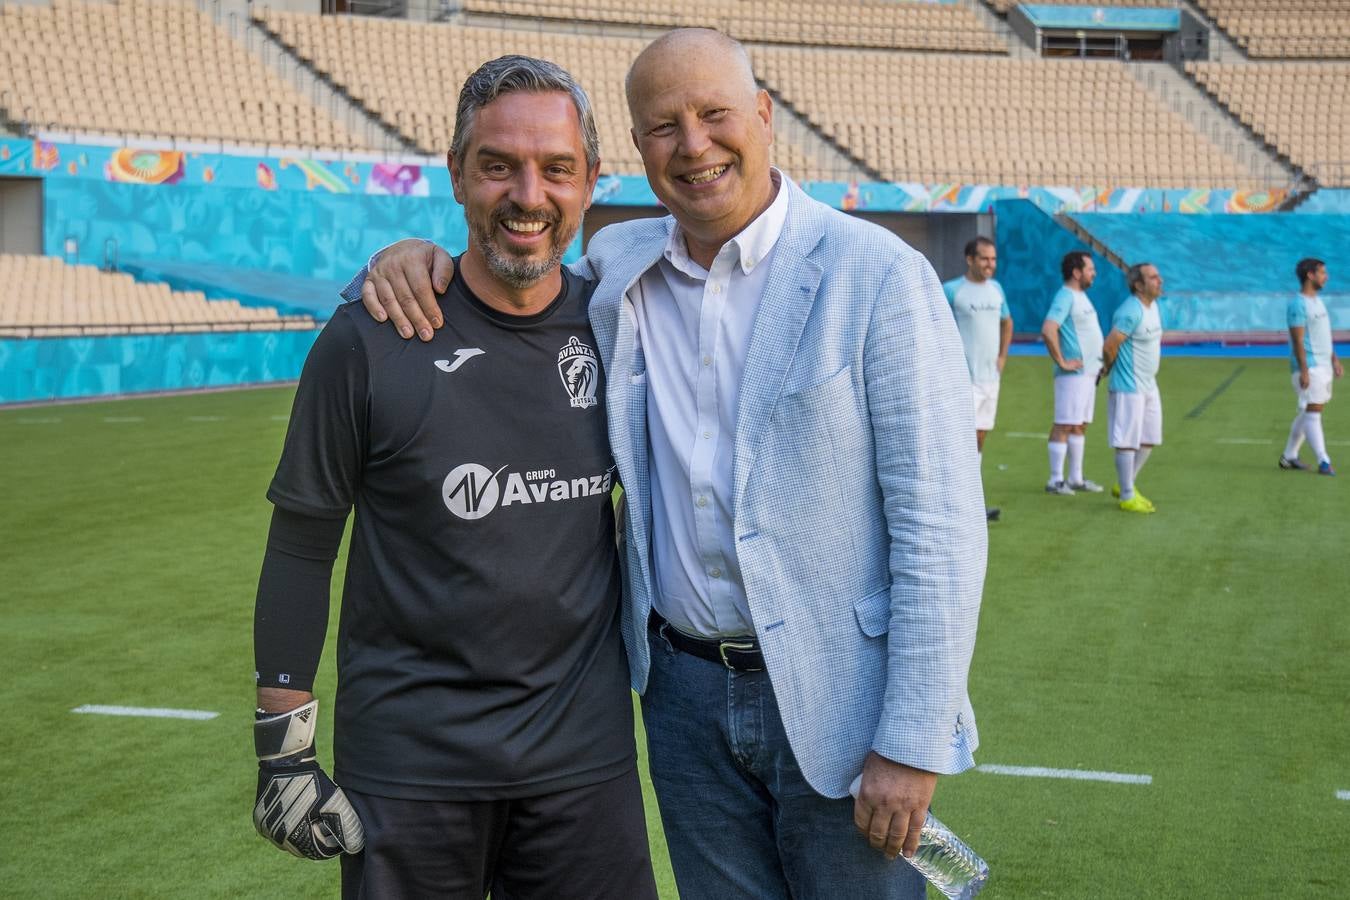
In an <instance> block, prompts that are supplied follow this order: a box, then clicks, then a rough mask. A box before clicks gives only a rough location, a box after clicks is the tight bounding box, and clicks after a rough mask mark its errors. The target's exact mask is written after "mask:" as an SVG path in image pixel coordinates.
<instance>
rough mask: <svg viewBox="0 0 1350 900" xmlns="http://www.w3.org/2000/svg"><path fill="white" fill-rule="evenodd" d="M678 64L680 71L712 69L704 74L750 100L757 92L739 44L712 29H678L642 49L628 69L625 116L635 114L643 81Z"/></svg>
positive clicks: (752, 73) (756, 85) (753, 78)
mask: <svg viewBox="0 0 1350 900" xmlns="http://www.w3.org/2000/svg"><path fill="white" fill-rule="evenodd" d="M677 63H678V65H679V66H680V67H684V66H696V67H700V68H702V67H711V68H704V71H716V72H718V73H719V76H720V78H721V80H722V81H723V84H724V86H725V87H726V88H728V89H733V88H734V89H744V90H745V91H746V92H748V93H749V94H750V95H752V96H753V95H754V93H755V92H756V91H758V90H759V85H758V83H757V82H756V81H755V71H754V69H753V68H752V67H751V65H750V54H748V53H746V52H745V47H743V46H741V42H740V41H738V40H736V39H735V38H730V37H727V36H726V35H725V34H723V33H722V32H720V31H715V30H714V29H712V28H677V29H676V30H674V31H668V32H666V33H665V34H663V35H661V36H660V37H659V38H657V39H656V40H654V41H652V42H651V43H650V44H648V45H647V46H646V47H644V48H643V50H642V52H641V53H639V54H638V55H637V59H635V60H633V65H631V66H629V68H628V76H627V77H626V78H625V79H624V83H623V86H624V93H625V95H626V96H627V97H628V112H629V113H630V114H631V115H632V116H633V118H634V119H636V118H637V112H638V110H637V108H636V107H635V105H634V100H635V98H636V97H637V96H640V95H641V94H642V93H643V87H644V83H645V81H646V80H647V79H650V78H652V77H653V76H655V77H658V78H660V77H663V75H665V74H666V73H668V72H670V70H671V69H672V67H674V66H675V65H676V64H677Z"/></svg>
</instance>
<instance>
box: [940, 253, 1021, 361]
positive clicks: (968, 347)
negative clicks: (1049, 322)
mask: <svg viewBox="0 0 1350 900" xmlns="http://www.w3.org/2000/svg"><path fill="white" fill-rule="evenodd" d="M942 291H943V293H945V294H946V295H947V302H948V303H950V304H951V307H952V315H953V316H954V317H955V318H956V330H957V331H959V332H960V333H961V344H962V345H963V346H964V347H965V351H966V366H967V368H969V370H970V380H971V383H972V384H992V383H996V382H997V381H998V380H999V371H998V350H999V336H1000V335H999V330H1000V327H1001V323H1002V320H1003V319H1006V318H1010V317H1011V316H1012V313H1011V312H1009V311H1008V298H1007V297H1005V296H1004V295H1003V288H1002V287H1000V286H999V283H998V282H997V281H995V280H993V279H992V278H989V279H986V280H985V281H981V282H978V283H977V282H974V281H969V280H968V279H966V277H965V276H962V277H960V278H954V279H952V280H951V281H948V282H947V283H945V284H944V285H942Z"/></svg>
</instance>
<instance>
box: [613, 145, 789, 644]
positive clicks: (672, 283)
mask: <svg viewBox="0 0 1350 900" xmlns="http://www.w3.org/2000/svg"><path fill="white" fill-rule="evenodd" d="M771 173H772V176H773V180H774V186H775V190H776V191H777V194H776V196H775V197H774V200H773V202H772V203H771V204H770V205H769V208H768V209H766V210H765V211H764V212H763V213H761V214H760V215H759V216H758V217H757V218H756V219H755V220H754V221H753V222H751V223H750V224H749V225H748V226H746V228H745V230H744V231H742V232H741V233H740V234H738V235H736V236H735V237H734V238H732V239H731V240H729V241H727V243H726V244H724V245H723V246H722V249H721V250H720V251H719V252H718V254H717V257H716V258H715V259H714V260H713V264H712V268H711V269H704V268H703V267H702V266H700V265H699V264H698V263H696V262H694V261H693V260H692V259H690V258H689V252H688V247H687V246H686V244H685V240H684V234H683V231H682V230H681V229H680V228H679V227H678V226H677V227H676V228H675V230H674V231H673V232H672V233H671V237H670V240H669V241H668V242H667V244H666V248H665V251H664V253H663V255H662V258H661V259H660V260H658V261H657V263H656V265H654V266H652V267H651V268H650V269H648V270H647V271H646V273H644V274H643V275H642V277H641V278H640V279H638V281H637V283H636V284H634V285H633V287H632V289H631V290H630V291H629V293H628V300H629V301H630V302H631V303H632V304H633V310H634V314H635V316H636V319H637V332H638V346H639V347H640V348H641V353H642V356H643V357H644V358H645V362H646V367H647V368H646V372H647V375H646V379H647V423H648V435H649V437H648V445H647V447H648V454H649V464H650V465H649V469H650V471H651V481H652V565H653V574H654V577H655V580H656V584H655V588H656V595H655V596H654V597H653V598H652V601H653V605H654V606H655V608H656V611H657V612H659V613H660V614H661V615H663V616H665V617H666V619H668V620H669V621H670V622H671V623H672V624H673V625H674V626H675V627H676V628H679V629H680V630H681V631H685V632H688V633H690V634H696V635H702V636H706V637H713V636H730V635H746V634H753V633H754V627H753V625H752V624H751V619H750V607H749V604H748V603H747V602H746V598H745V585H744V583H743V582H742V580H741V570H740V565H739V564H738V562H737V559H736V539H735V536H734V535H733V533H732V490H733V482H732V461H733V459H734V456H735V447H736V414H737V411H738V409H739V406H740V392H741V373H742V371H743V370H744V368H745V360H746V355H747V354H748V353H749V350H750V335H751V330H752V328H753V327H754V324H755V314H756V313H757V312H758V310H759V305H760V300H761V298H762V297H763V296H764V290H765V287H766V285H767V281H768V275H769V268H770V265H769V263H770V260H771V259H772V257H773V251H774V246H775V245H776V244H777V242H778V237H779V235H780V234H781V233H782V231H783V223H784V221H785V219H786V218H787V207H788V202H787V191H785V190H783V189H782V183H783V182H782V179H783V178H784V177H785V176H783V175H782V173H780V172H779V171H778V170H777V169H774V170H771Z"/></svg>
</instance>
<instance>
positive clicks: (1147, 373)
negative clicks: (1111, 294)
mask: <svg viewBox="0 0 1350 900" xmlns="http://www.w3.org/2000/svg"><path fill="white" fill-rule="evenodd" d="M1111 328H1112V330H1113V331H1119V332H1120V333H1121V334H1124V335H1125V342H1124V343H1122V344H1121V345H1120V350H1119V352H1118V353H1117V354H1116V362H1115V365H1113V366H1112V367H1111V383H1110V389H1111V390H1112V391H1119V392H1123V393H1129V394H1136V393H1140V394H1148V393H1152V392H1153V391H1156V390H1157V389H1158V364H1159V362H1160V361H1161V359H1162V333H1163V328H1162V316H1160V315H1159V314H1158V304H1157V303H1156V302H1154V303H1150V304H1149V305H1147V306H1145V305H1144V304H1143V303H1142V302H1140V300H1139V298H1138V297H1135V296H1133V295H1132V296H1130V298H1129V299H1127V300H1126V301H1125V302H1124V303H1122V304H1120V306H1119V307H1117V308H1116V312H1115V315H1114V316H1112V317H1111Z"/></svg>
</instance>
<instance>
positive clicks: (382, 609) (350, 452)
mask: <svg viewBox="0 0 1350 900" xmlns="http://www.w3.org/2000/svg"><path fill="white" fill-rule="evenodd" d="M449 164H450V171H451V177H452V180H453V183H454V187H455V196H456V198H457V199H458V200H459V201H460V202H461V203H462V204H463V205H464V208H465V216H466V219H467V220H468V223H469V229H470V243H469V249H468V250H467V252H466V253H465V254H464V255H463V256H462V257H461V258H460V259H459V260H458V261H457V265H456V271H455V277H454V280H453V282H452V283H451V285H450V286H449V288H448V289H447V290H446V291H445V293H444V294H443V295H441V297H440V298H439V299H440V307H441V311H442V313H443V316H444V321H445V325H444V327H442V328H441V329H440V330H439V331H438V332H437V333H436V336H435V339H434V340H432V341H431V342H429V343H421V342H411V343H410V342H405V341H403V340H402V339H400V338H399V336H398V334H397V333H396V332H395V331H394V330H393V329H390V328H384V327H381V326H380V325H378V324H377V323H376V322H375V321H374V320H373V319H371V318H370V317H369V316H367V315H366V314H365V313H364V312H363V311H361V310H360V307H359V306H358V307H356V312H355V313H353V312H351V311H350V310H349V308H348V307H341V308H339V309H338V311H337V313H336V314H335V315H334V317H333V319H332V320H331V321H330V322H329V323H328V325H327V326H326V327H325V328H324V330H323V333H322V334H321V335H320V336H319V338H318V340H317V341H316V343H315V346H314V348H313V350H312V351H311V352H310V355H309V358H308V360H307V361H306V363H305V368H304V372H303V374H302V376H301V380H300V387H299V389H298V391H297V394H296V399H295V406H294V409H293V410H292V414H291V423H290V427H289V430H288V432H287V435H286V443H285V449H284V451H283V453H282V458H281V462H280V464H279V466H278V468H277V472H276V476H275V478H274V479H273V481H272V485H271V488H270V489H269V491H268V499H270V500H271V501H272V503H273V504H274V506H275V510H274V513H273V519H272V526H271V532H270V534H269V537H268V546H267V554H266V558H265V561H264V564H263V571H262V576H261V579H260V584H259V588H258V600H257V610H256V614H255V621H254V644H255V654H256V663H257V672H258V707H259V711H258V722H257V724H256V726H255V739H256V745H257V750H258V756H259V760H260V775H259V789H258V800H257V804H256V806H255V810H254V821H255V824H256V825H257V827H258V830H259V831H260V832H262V833H263V835H264V836H265V837H267V838H269V839H270V840H272V841H273V842H274V843H276V844H277V845H278V846H280V847H282V848H283V849H286V850H289V851H290V852H292V853H295V854H296V855H299V856H306V857H310V858H324V857H329V856H334V855H339V854H341V855H342V863H343V871H342V881H343V895H344V896H351V897H356V896H362V897H372V896H373V897H394V896H432V895H435V896H444V897H482V896H484V894H485V893H487V892H488V891H491V892H492V894H493V896H494V897H498V898H520V897H540V898H543V897H547V898H578V900H580V898H614V900H620V898H622V900H630V898H644V897H655V895H656V892H655V886H654V883H653V879H652V874H651V865H650V859H649V854H648V846H647V837H646V825H645V817H644V815H643V809H642V798H641V791H640V788H639V782H638V777H637V771H636V752H635V748H634V742H633V719H632V704H631V698H630V693H629V673H628V668H627V663H626V660H625V657H624V651H623V646H622V643H621V640H620V632H619V591H620V588H619V569H618V561H617V554H616V550H615V534H614V513H613V507H612V503H611V496H610V495H611V490H612V488H613V486H614V469H613V464H612V462H611V460H610V453H609V446H608V441H607V438H606V427H605V416H604V392H605V389H604V382H603V373H602V372H601V370H600V362H599V357H598V355H597V353H596V348H595V343H594V338H593V336H592V334H591V329H590V326H589V324H588V322H587V306H588V303H589V300H590V295H591V290H592V285H591V284H590V283H588V282H585V281H583V280H582V279H580V278H578V277H577V276H575V275H572V274H571V273H569V272H567V271H566V270H564V269H562V268H561V267H560V261H561V257H562V254H563V251H564V250H565V249H566V247H567V246H568V245H569V244H570V243H571V241H572V239H573V237H574V236H575V234H576V232H577V230H578V228H579V227H580V223H581V218H582V215H583V213H584V211H585V209H586V208H587V207H588V206H589V204H590V197H591V192H592V189H593V188H594V186H595V181H596V177H597V175H598V172H599V156H598V140H597V138H596V131H595V124H594V121H593V119H592V115H591V111H590V106H589V102H588V101H587V99H586V95H585V93H584V92H583V91H582V90H581V88H580V87H579V86H577V85H576V83H575V82H574V81H573V80H572V79H571V77H570V76H569V75H568V74H567V73H566V72H564V71H562V70H561V69H559V68H558V67H557V66H554V65H553V64H551V63H547V62H544V61H541V60H534V59H529V58H525V57H503V58H501V59H498V60H494V61H492V62H490V63H487V64H485V65H484V66H483V67H482V68H480V69H479V70H478V71H477V72H476V73H475V74H474V75H472V76H470V78H469V80H468V81H467V82H466V83H465V86H464V90H463V91H462V92H461V94H460V100H459V109H458V111H457V118H456V129H455V136H454V143H453V146H452V147H451V150H450V154H449ZM353 507H355V509H356V517H355V521H354V524H353V527H352V539H351V548H350V551H349V558H348V564H347V573H346V582H345V585H344V589H343V597H342V614H341V623H340V626H339V631H338V642H337V663H338V685H337V702H336V708H335V710H334V716H335V718H334V738H333V750H334V768H333V779H334V780H335V781H336V782H337V784H340V785H341V788H339V787H337V786H336V785H335V784H334V783H333V781H330V780H329V779H328V777H327V775H325V774H324V772H323V771H322V770H321V769H320V768H319V767H318V765H317V762H316V761H315V753H314V749H313V735H314V731H315V725H314V723H315V721H316V718H317V707H316V704H315V703H314V700H313V695H312V693H311V690H312V686H313V681H314V675H315V671H316V669H317V666H318V661H319V656H320V653H321V651H322V648H323V643H324V636H325V632H326V628H327V618H328V590H329V579H330V575H331V571H332V566H333V561H334V559H335V558H336V554H337V549H338V545H339V543H340V540H341V536H342V531H343V527H344V523H345V521H346V518H347V515H348V512H349V511H350V510H351V509H352V508H353Z"/></svg>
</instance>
